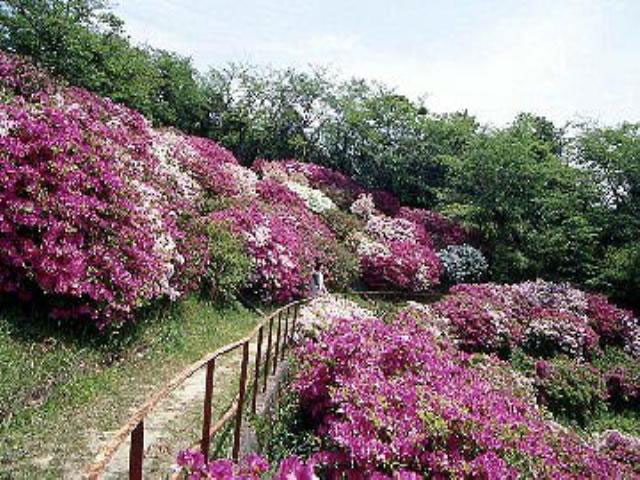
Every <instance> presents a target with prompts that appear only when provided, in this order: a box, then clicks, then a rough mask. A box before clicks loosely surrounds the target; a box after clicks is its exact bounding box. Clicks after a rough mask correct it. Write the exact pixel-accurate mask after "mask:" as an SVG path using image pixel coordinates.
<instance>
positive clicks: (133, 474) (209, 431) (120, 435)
mask: <svg viewBox="0 0 640 480" xmlns="http://www.w3.org/2000/svg"><path fill="white" fill-rule="evenodd" d="M304 302H305V301H304V300H302V301H298V302H293V303H290V304H288V305H285V306H284V307H282V308H280V309H278V310H276V311H275V312H273V313H272V314H270V315H268V316H266V317H265V318H264V319H263V320H262V321H261V322H260V323H259V324H258V325H257V326H256V327H255V328H254V329H253V331H252V332H251V333H250V334H249V335H248V336H247V337H245V338H243V339H242V340H239V341H237V342H235V343H232V344H229V345H226V346H224V347H222V348H220V349H218V350H216V351H215V352H213V353H211V354H209V355H206V356H205V357H204V358H202V359H201V360H199V361H198V362H196V363H194V364H193V365H191V366H189V367H187V368H186V369H184V370H183V371H182V372H180V373H179V374H178V375H177V376H176V377H174V378H173V379H172V380H171V381H170V382H169V383H167V384H166V385H165V386H164V387H163V388H161V389H160V390H158V391H157V392H156V393H155V394H153V395H152V396H151V397H150V398H149V399H148V400H147V401H146V402H145V403H144V404H143V405H142V406H141V407H140V408H139V409H138V410H137V411H136V412H135V413H134V414H133V415H132V416H131V418H130V419H129V421H128V422H127V423H126V425H125V426H123V427H122V428H121V429H120V430H119V431H118V432H117V433H116V434H115V435H114V437H113V438H112V439H111V441H110V442H109V443H108V444H107V445H106V446H105V447H104V449H103V450H102V451H101V452H100V453H99V455H98V456H97V457H96V459H95V461H94V462H93V464H92V465H91V466H89V468H88V470H87V475H86V478H88V479H90V480H98V479H100V478H101V477H102V475H103V474H104V472H105V470H106V469H107V466H108V465H109V463H110V462H111V461H112V459H113V457H114V456H115V454H116V452H117V451H118V449H119V448H120V447H121V446H122V445H123V444H124V443H125V442H126V440H127V438H130V439H131V444H130V448H129V479H130V480H141V479H142V475H143V462H144V420H145V418H147V417H148V416H149V414H151V412H153V410H154V409H155V408H156V407H157V405H158V404H159V403H160V402H161V401H162V400H164V399H166V398H167V397H168V396H169V395H170V394H171V392H173V391H174V390H175V389H176V388H178V387H179V386H180V385H182V384H183V383H184V382H185V381H186V380H187V379H188V378H190V377H191V376H192V375H194V374H195V373H196V372H198V371H199V370H200V369H204V368H206V375H205V381H204V385H203V388H204V405H203V416H202V435H201V438H200V440H199V441H198V444H197V445H198V446H199V447H200V450H201V451H202V453H203V454H204V456H205V457H206V458H208V456H209V449H210V444H211V438H212V437H213V436H214V435H215V434H216V433H218V432H220V431H221V430H222V429H223V428H224V427H225V426H226V425H227V424H228V422H230V421H231V420H233V422H234V425H233V447H232V457H233V459H234V460H237V459H238V455H239V453H240V434H241V429H242V420H243V414H244V413H245V409H246V408H248V407H249V406H250V408H251V411H252V413H254V414H255V412H256V405H257V400H258V395H259V392H262V393H264V392H266V390H267V385H268V379H269V377H271V376H273V375H274V374H275V373H276V370H277V368H278V363H279V362H281V361H282V360H284V356H285V352H286V350H287V349H288V347H289V346H290V345H291V340H292V337H293V333H294V331H295V329H296V326H297V320H298V312H299V308H300V305H301V304H303V303H304ZM254 339H255V341H256V351H255V358H254V359H253V362H252V361H251V359H250V358H249V354H250V351H249V350H250V349H249V346H250V344H251V342H252V341H253V340H254ZM265 341H266V349H264V353H263V347H264V344H265ZM239 349H242V362H241V366H240V377H239V380H238V391H237V395H236V396H235V399H234V401H233V402H232V404H231V407H230V408H229V409H228V410H227V411H226V412H225V413H224V414H223V415H222V416H221V417H220V418H219V419H217V421H216V422H215V423H213V419H212V402H213V391H214V385H213V383H214V382H213V378H214V373H215V369H216V361H217V360H218V359H219V358H221V357H223V356H225V355H229V354H231V353H233V352H235V351H236V350H239ZM250 370H253V371H250ZM249 390H250V391H251V393H250V395H251V398H250V405H249V404H248V401H247V400H249V399H248V398H247V392H248V391H249ZM212 423H213V424H212Z"/></svg>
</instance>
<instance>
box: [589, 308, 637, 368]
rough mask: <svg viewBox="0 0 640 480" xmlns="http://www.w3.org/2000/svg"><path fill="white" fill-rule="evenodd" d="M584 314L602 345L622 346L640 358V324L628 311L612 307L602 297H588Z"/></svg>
mask: <svg viewBox="0 0 640 480" xmlns="http://www.w3.org/2000/svg"><path fill="white" fill-rule="evenodd" d="M586 314H587V315H588V316H589V318H590V320H591V325H592V327H593V329H594V330H595V331H596V332H597V333H598V334H599V335H600V338H601V339H602V343H603V344H606V345H619V346H622V347H624V348H625V350H626V351H627V353H629V354H630V355H632V356H634V357H636V358H640V323H639V322H638V320H637V319H636V318H634V317H633V314H632V313H631V312H630V311H628V310H623V309H621V308H618V307H616V306H615V305H612V304H611V303H609V300H608V299H607V298H606V297H605V296H604V295H589V296H588V298H587V306H586Z"/></svg>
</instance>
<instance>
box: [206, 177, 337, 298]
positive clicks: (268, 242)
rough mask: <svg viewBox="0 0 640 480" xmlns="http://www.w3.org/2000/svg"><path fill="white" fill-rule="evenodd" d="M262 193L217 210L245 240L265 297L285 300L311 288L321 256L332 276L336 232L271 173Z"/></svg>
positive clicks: (258, 287) (260, 186)
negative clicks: (313, 268)
mask: <svg viewBox="0 0 640 480" xmlns="http://www.w3.org/2000/svg"><path fill="white" fill-rule="evenodd" d="M256 192H257V198H255V199H251V200H249V201H248V202H245V203H241V204H239V205H236V206H233V207H230V208H228V209H225V210H222V211H218V212H215V213H213V214H212V215H211V217H210V219H211V220H212V221H226V222H229V223H230V225H231V228H232V229H233V230H234V231H235V233H237V234H238V235H239V236H240V237H241V238H242V239H243V240H244V242H245V245H246V248H247V251H248V253H249V256H250V257H251V258H252V259H253V262H254V266H255V271H256V274H255V277H254V278H253V279H252V284H253V287H254V288H255V289H256V291H258V293H260V294H261V295H262V296H263V298H264V299H265V300H273V301H276V302H285V301H288V300H291V299H293V298H298V297H300V296H302V295H304V294H305V293H306V290H307V287H308V279H309V276H310V272H311V268H312V266H313V265H314V263H315V262H316V261H320V262H321V263H322V265H323V266H324V267H323V268H324V269H325V270H326V273H327V281H328V282H330V281H331V271H332V268H333V263H334V262H335V261H336V260H335V255H334V249H335V248H336V245H337V242H336V240H335V236H334V235H333V233H332V232H331V230H330V229H329V228H328V227H327V225H326V224H325V223H324V222H323V221H322V219H321V218H320V217H318V216H317V215H315V214H314V213H313V212H311V211H310V210H308V209H307V208H306V205H305V203H304V201H303V200H302V199H301V198H300V197H299V196H298V195H297V194H295V193H293V192H292V191H291V190H289V189H288V188H287V187H286V186H284V185H282V184H280V183H278V182H275V181H273V180H270V179H266V180H261V181H259V182H258V183H257V186H256Z"/></svg>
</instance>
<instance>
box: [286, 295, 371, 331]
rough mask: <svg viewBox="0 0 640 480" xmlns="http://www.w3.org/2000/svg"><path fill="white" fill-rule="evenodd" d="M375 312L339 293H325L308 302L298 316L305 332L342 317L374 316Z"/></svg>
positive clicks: (324, 326) (328, 324)
mask: <svg viewBox="0 0 640 480" xmlns="http://www.w3.org/2000/svg"><path fill="white" fill-rule="evenodd" d="M373 316H374V315H373V313H372V312H370V311H369V310H367V309H365V308H363V307H361V306H360V305H358V304H357V303H355V302H353V301H351V300H347V299H345V298H342V297H340V296H338V295H323V296H321V297H318V298H314V299H313V300H312V301H310V302H309V303H307V304H306V305H305V306H304V307H303V308H302V309H301V310H300V314H299V316H298V324H299V325H300V326H301V328H302V331H303V332H313V331H316V330H318V329H320V328H326V327H327V326H330V325H332V324H334V323H335V322H338V321H340V319H352V318H373Z"/></svg>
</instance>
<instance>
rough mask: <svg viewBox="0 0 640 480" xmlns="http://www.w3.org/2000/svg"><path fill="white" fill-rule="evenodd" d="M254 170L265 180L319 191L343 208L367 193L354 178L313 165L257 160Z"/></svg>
mask: <svg viewBox="0 0 640 480" xmlns="http://www.w3.org/2000/svg"><path fill="white" fill-rule="evenodd" d="M253 168H254V170H256V171H257V172H259V173H261V174H262V176H263V177H265V178H275V179H277V180H279V181H281V182H287V181H292V182H296V183H299V184H301V185H306V186H308V187H312V188H315V189H318V190H320V191H322V192H323V193H324V194H325V195H327V196H328V197H329V198H331V200H332V201H333V202H335V203H336V204H337V205H339V206H342V207H347V206H349V205H351V203H352V202H353V201H354V200H355V199H356V198H357V196H358V195H359V194H360V193H363V192H365V189H364V188H363V187H362V186H361V185H360V184H358V182H356V181H355V180H353V179H352V178H350V177H348V176H346V175H344V174H342V173H339V172H336V171H335V170H331V169H330V168H327V167H323V166H320V165H316V164H313V163H305V162H299V161H296V160H285V161H278V162H274V161H267V160H257V161H256V162H254V164H253Z"/></svg>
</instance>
